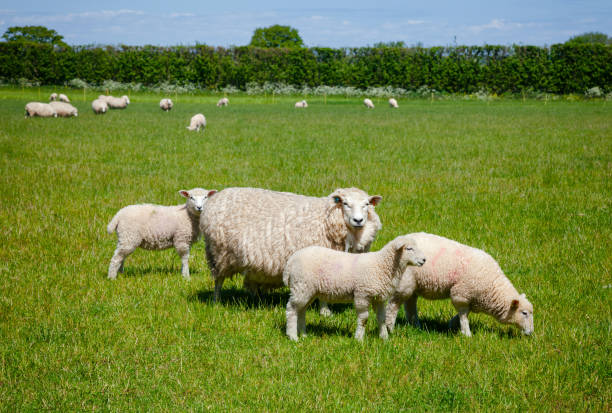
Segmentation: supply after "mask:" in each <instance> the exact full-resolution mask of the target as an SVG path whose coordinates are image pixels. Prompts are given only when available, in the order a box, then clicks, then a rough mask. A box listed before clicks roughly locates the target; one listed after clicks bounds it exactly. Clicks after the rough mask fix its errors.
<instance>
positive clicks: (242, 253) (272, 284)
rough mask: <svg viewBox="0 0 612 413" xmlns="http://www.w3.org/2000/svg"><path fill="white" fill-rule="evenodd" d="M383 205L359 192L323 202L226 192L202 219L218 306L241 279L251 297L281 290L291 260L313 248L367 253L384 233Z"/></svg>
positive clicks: (335, 194) (254, 190) (345, 192)
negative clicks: (228, 286)
mask: <svg viewBox="0 0 612 413" xmlns="http://www.w3.org/2000/svg"><path fill="white" fill-rule="evenodd" d="M381 199H382V198H381V197H380V196H378V195H376V196H369V195H368V194H367V193H366V192H364V191H362V190H361V189H357V188H343V189H337V190H336V191H334V192H333V193H331V194H330V195H329V196H326V197H323V198H315V197H310V196H304V195H297V194H293V193H288V192H276V191H269V190H266V189H259V188H227V189H224V190H222V191H220V192H219V193H218V194H216V195H215V196H214V197H213V198H211V199H210V200H209V202H208V204H207V205H206V209H205V210H204V213H203V214H202V216H201V217H200V230H201V231H202V233H203V234H204V239H205V241H206V258H207V260H208V266H209V268H210V272H211V276H212V277H213V279H214V280H215V301H218V300H219V294H220V292H221V287H222V286H223V281H224V280H225V279H226V278H228V277H232V276H233V275H234V274H236V273H242V274H243V275H244V277H245V278H244V286H245V287H246V288H247V289H249V290H251V291H252V290H256V289H257V288H266V289H267V288H277V287H281V286H282V285H283V282H282V275H283V269H284V268H285V264H286V263H287V259H288V258H289V256H290V255H291V254H293V253H294V252H295V251H297V250H299V249H302V248H305V247H309V246H311V245H319V246H322V247H328V248H332V249H335V250H344V251H351V252H367V251H368V250H369V249H370V245H371V243H372V242H373V241H374V238H375V237H376V233H377V232H378V230H380V228H381V227H382V225H381V223H380V219H379V218H378V215H377V214H376V212H375V211H374V206H375V205H377V204H378V203H379V202H380V200H381ZM321 304H322V309H321V311H322V313H323V314H327V313H329V309H328V308H327V306H326V305H325V304H324V303H321Z"/></svg>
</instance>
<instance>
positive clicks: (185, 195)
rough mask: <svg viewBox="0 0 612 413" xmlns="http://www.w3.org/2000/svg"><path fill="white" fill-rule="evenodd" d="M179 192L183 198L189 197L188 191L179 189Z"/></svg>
mask: <svg viewBox="0 0 612 413" xmlns="http://www.w3.org/2000/svg"><path fill="white" fill-rule="evenodd" d="M179 194H181V196H183V197H185V198H189V191H185V190H184V189H181V190H180V191H179Z"/></svg>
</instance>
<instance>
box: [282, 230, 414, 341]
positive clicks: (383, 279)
mask: <svg viewBox="0 0 612 413" xmlns="http://www.w3.org/2000/svg"><path fill="white" fill-rule="evenodd" d="M423 263H425V257H424V256H423V254H422V253H421V252H420V251H419V250H418V248H417V247H416V243H415V242H414V240H413V239H412V238H410V237H409V236H399V237H397V238H395V239H394V240H393V241H391V242H389V243H388V244H387V245H385V246H384V247H383V248H382V249H381V250H380V251H377V252H367V253H364V254H351V253H348V252H341V251H336V250H332V249H329V248H324V247H318V246H312V247H307V248H304V249H301V250H299V251H297V252H295V253H294V254H293V255H291V257H289V260H288V261H287V265H286V267H285V270H284V272H283V282H284V283H285V284H286V285H287V286H288V287H289V290H290V291H291V295H290V296H289V302H288V303H287V312H286V315H287V335H288V336H289V338H291V339H292V340H297V339H298V326H299V330H300V332H301V333H302V334H304V333H305V330H306V319H305V317H306V308H307V307H308V305H309V304H310V303H311V302H312V301H313V300H314V299H316V298H319V299H321V300H324V301H326V302H332V303H334V302H342V303H344V302H353V303H354V305H355V310H356V311H357V329H356V331H355V338H356V339H357V340H363V335H364V332H365V325H366V322H367V320H368V308H369V306H370V304H373V306H374V307H375V309H376V316H377V317H376V318H377V320H378V330H379V335H380V337H381V338H382V339H386V338H387V327H386V325H385V301H386V300H387V299H388V298H389V296H390V295H391V294H392V293H393V291H394V290H395V288H396V287H397V282H398V281H399V278H400V277H401V276H402V273H403V272H404V270H405V269H406V267H407V266H408V265H423Z"/></svg>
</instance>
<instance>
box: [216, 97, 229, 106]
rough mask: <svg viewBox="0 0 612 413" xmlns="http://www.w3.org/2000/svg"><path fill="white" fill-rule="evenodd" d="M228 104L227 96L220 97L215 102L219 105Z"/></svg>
mask: <svg viewBox="0 0 612 413" xmlns="http://www.w3.org/2000/svg"><path fill="white" fill-rule="evenodd" d="M227 105H229V99H228V98H221V99H219V101H218V102H217V106H218V107H221V106H227Z"/></svg>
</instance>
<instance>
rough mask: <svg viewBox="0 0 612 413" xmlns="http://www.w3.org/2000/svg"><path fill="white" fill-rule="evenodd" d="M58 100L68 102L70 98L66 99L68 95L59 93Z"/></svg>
mask: <svg viewBox="0 0 612 413" xmlns="http://www.w3.org/2000/svg"><path fill="white" fill-rule="evenodd" d="M58 100H59V101H60V102H65V103H70V99H68V96H66V95H64V94H63V93H60V94H59V96H58Z"/></svg>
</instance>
